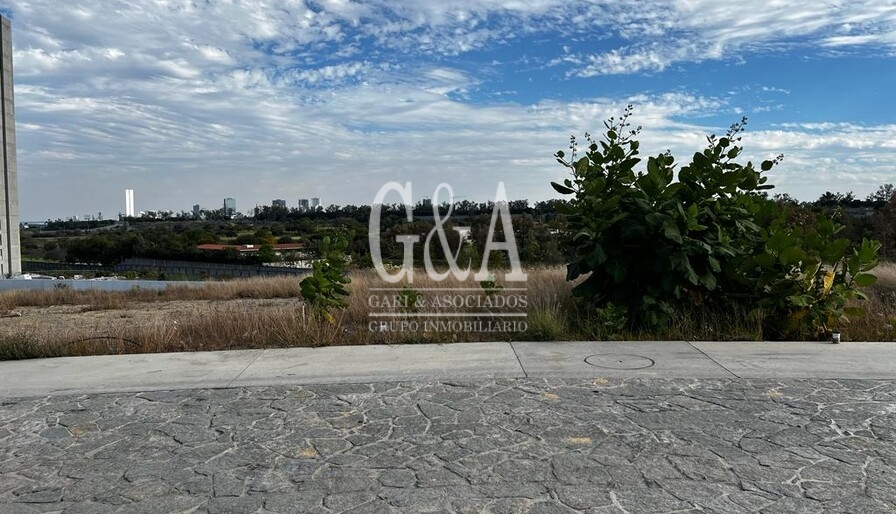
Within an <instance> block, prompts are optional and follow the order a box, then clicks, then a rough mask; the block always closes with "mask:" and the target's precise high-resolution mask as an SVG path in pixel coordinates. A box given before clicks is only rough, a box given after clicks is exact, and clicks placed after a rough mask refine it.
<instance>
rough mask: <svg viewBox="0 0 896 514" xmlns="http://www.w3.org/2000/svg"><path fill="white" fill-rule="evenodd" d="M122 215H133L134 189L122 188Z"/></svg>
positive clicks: (130, 216)
mask: <svg viewBox="0 0 896 514" xmlns="http://www.w3.org/2000/svg"><path fill="white" fill-rule="evenodd" d="M124 215H125V216H127V217H128V218H133V217H134V190H133V189H125V190H124Z"/></svg>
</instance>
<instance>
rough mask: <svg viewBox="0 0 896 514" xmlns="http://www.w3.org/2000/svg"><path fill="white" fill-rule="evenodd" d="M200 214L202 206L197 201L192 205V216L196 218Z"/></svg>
mask: <svg viewBox="0 0 896 514" xmlns="http://www.w3.org/2000/svg"><path fill="white" fill-rule="evenodd" d="M201 215H202V206H201V205H199V204H198V203H197V204H196V205H194V206H193V217H194V218H198V217H199V216H201Z"/></svg>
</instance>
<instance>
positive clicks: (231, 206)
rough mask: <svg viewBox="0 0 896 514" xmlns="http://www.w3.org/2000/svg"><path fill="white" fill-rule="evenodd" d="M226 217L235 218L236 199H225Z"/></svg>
mask: <svg viewBox="0 0 896 514" xmlns="http://www.w3.org/2000/svg"><path fill="white" fill-rule="evenodd" d="M224 215H225V216H235V215H236V199H235V198H225V199H224Z"/></svg>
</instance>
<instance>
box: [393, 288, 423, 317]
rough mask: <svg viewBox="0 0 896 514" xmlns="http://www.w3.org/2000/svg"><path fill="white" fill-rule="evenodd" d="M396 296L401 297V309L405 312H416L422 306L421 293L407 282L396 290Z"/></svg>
mask: <svg viewBox="0 0 896 514" xmlns="http://www.w3.org/2000/svg"><path fill="white" fill-rule="evenodd" d="M398 297H399V298H400V299H401V310H403V311H405V312H417V311H418V310H420V307H421V306H422V298H423V294H422V293H420V291H417V290H416V289H414V288H412V287H411V286H409V285H407V284H405V285H404V286H403V287H402V288H401V291H399V292H398Z"/></svg>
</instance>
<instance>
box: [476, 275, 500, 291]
mask: <svg viewBox="0 0 896 514" xmlns="http://www.w3.org/2000/svg"><path fill="white" fill-rule="evenodd" d="M479 286H480V287H482V292H483V293H485V296H494V295H497V294H499V293H501V290H502V289H504V287H503V286H499V285H498V283H497V281H496V280H495V276H494V275H492V274H489V276H488V278H486V279H485V280H482V281H480V282H479Z"/></svg>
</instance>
